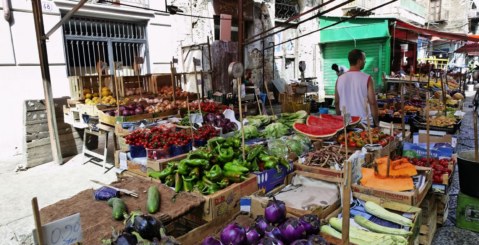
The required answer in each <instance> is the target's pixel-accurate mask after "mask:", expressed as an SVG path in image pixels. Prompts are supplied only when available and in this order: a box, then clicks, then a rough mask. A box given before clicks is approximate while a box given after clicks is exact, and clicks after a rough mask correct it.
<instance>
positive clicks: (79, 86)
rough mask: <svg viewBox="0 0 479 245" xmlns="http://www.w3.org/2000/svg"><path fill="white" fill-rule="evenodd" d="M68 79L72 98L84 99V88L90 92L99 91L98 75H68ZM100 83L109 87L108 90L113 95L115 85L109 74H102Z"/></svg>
mask: <svg viewBox="0 0 479 245" xmlns="http://www.w3.org/2000/svg"><path fill="white" fill-rule="evenodd" d="M68 81H69V82H70V97H71V98H72V99H74V100H81V99H85V97H84V96H83V91H84V90H86V89H87V90H89V91H90V93H92V94H93V93H98V94H100V93H101V88H100V84H99V77H98V76H70V77H68ZM101 83H102V84H101V86H102V87H108V88H110V90H111V91H112V92H113V95H115V90H114V89H115V86H114V84H113V82H112V80H111V77H110V76H106V75H104V76H102V78H101ZM113 97H116V96H113Z"/></svg>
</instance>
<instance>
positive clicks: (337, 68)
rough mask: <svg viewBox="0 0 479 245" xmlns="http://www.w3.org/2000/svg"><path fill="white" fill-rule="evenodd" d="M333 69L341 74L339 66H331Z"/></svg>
mask: <svg viewBox="0 0 479 245" xmlns="http://www.w3.org/2000/svg"><path fill="white" fill-rule="evenodd" d="M331 69H333V71H336V72H339V67H338V64H333V65H332V66H331Z"/></svg>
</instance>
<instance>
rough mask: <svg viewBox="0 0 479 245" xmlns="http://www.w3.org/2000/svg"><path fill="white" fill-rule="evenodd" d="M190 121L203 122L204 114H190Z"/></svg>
mask: <svg viewBox="0 0 479 245" xmlns="http://www.w3.org/2000/svg"><path fill="white" fill-rule="evenodd" d="M190 122H191V123H193V124H194V123H196V124H200V123H203V115H201V114H198V113H192V114H190Z"/></svg>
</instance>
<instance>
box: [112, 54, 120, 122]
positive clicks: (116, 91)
mask: <svg viewBox="0 0 479 245" xmlns="http://www.w3.org/2000/svg"><path fill="white" fill-rule="evenodd" d="M113 82H114V83H115V94H116V109H117V110H118V116H121V115H120V97H119V94H118V79H117V77H116V64H115V62H113Z"/></svg>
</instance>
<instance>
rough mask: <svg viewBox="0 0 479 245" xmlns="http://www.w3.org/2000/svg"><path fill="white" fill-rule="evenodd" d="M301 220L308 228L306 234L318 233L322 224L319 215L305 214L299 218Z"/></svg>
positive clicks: (305, 227)
mask: <svg viewBox="0 0 479 245" xmlns="http://www.w3.org/2000/svg"><path fill="white" fill-rule="evenodd" d="M299 222H301V224H302V225H303V227H304V229H305V230H306V235H312V234H318V233H319V227H320V226H321V221H320V220H319V218H318V216H317V215H314V214H305V215H303V216H301V217H300V218H299Z"/></svg>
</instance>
